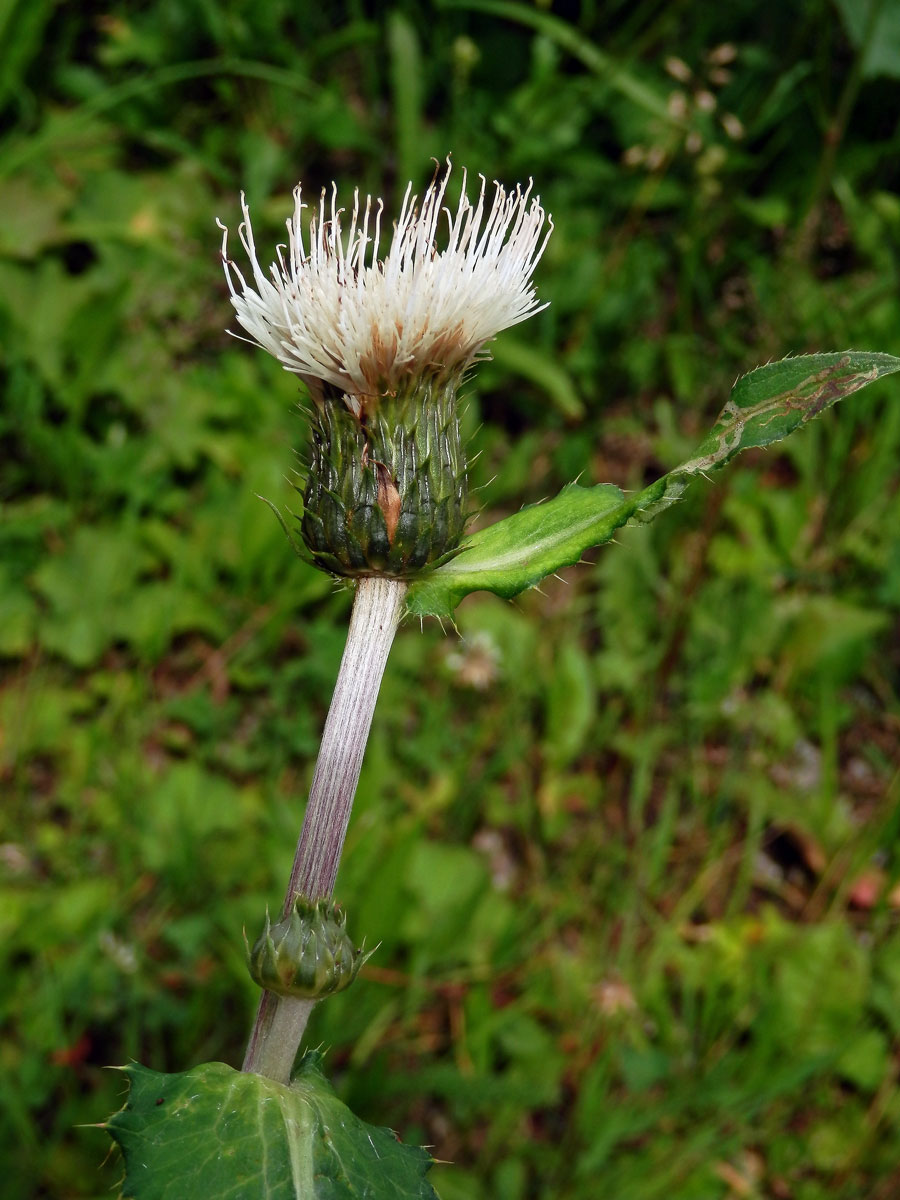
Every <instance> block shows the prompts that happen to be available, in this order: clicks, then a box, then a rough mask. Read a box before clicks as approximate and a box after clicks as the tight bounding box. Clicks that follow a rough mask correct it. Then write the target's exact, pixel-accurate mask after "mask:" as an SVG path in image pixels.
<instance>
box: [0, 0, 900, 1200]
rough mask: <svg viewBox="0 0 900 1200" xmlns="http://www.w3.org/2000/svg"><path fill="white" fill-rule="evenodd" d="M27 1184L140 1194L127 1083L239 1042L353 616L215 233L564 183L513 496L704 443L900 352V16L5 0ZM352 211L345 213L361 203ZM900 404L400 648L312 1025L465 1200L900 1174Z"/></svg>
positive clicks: (22, 1119)
mask: <svg viewBox="0 0 900 1200" xmlns="http://www.w3.org/2000/svg"><path fill="white" fill-rule="evenodd" d="M0 31H2V45H3V52H2V58H0V113H2V137H0V211H2V220H0V329H2V344H3V351H2V354H3V361H2V375H3V389H4V390H3V401H2V410H0V450H2V467H0V471H2V476H0V479H2V482H0V487H2V500H3V509H2V523H0V546H2V550H0V555H2V557H0V656H2V658H0V728H2V735H0V737H2V740H0V783H2V792H3V804H2V814H0V820H2V835H0V841H2V846H0V872H2V874H0V928H2V935H3V936H2V956H3V961H2V974H0V977H2V980H3V986H2V989H0V1037H2V1040H0V1104H2V1108H3V1111H4V1114H5V1115H4V1123H3V1145H2V1147H0V1162H2V1164H3V1168H2V1169H3V1191H4V1195H5V1196H7V1197H10V1200H18V1198H26V1197H29V1198H30V1197H35V1196H39V1197H102V1196H107V1195H109V1194H110V1189H114V1187H115V1184H116V1181H117V1179H118V1178H120V1176H121V1165H120V1163H118V1162H117V1161H116V1159H115V1157H114V1156H113V1157H110V1158H109V1159H108V1160H107V1161H105V1162H104V1157H105V1155H106V1144H105V1143H106V1139H105V1136H104V1134H103V1133H102V1132H101V1131H97V1130H93V1129H86V1128H83V1127H79V1126H83V1125H84V1123H89V1122H94V1121H101V1120H102V1119H103V1118H104V1116H105V1115H106V1114H107V1113H108V1112H110V1111H111V1110H113V1109H114V1108H117V1107H118V1106H119V1105H120V1104H121V1102H122V1096H123V1083H122V1079H121V1077H120V1076H117V1075H116V1074H115V1073H114V1072H110V1071H106V1070H104V1066H105V1065H106V1064H110V1063H121V1062H124V1061H126V1060H128V1059H129V1058H136V1059H139V1060H140V1061H142V1062H143V1063H146V1064H147V1065H150V1066H153V1067H156V1068H158V1069H162V1070H180V1069H184V1068H186V1067H187V1066H189V1065H192V1064H194V1063H197V1062H200V1061H203V1060H208V1059H223V1060H225V1061H226V1062H230V1063H233V1064H234V1063H238V1062H239V1060H240V1057H241V1054H242V1050H243V1044H244V1041H245V1038H246V1034H247V1031H248V1028H249V1024H250V1020H251V1015H252V1011H253V1007H254V1002H255V994H254V987H253V985H252V984H251V983H250V981H249V979H248V978H247V976H246V973H245V969H244V962H243V953H244V952H243V944H242V941H241V927H242V926H243V925H246V926H247V928H248V930H249V931H251V933H252V932H253V931H255V930H256V929H257V927H258V926H259V925H260V922H261V920H262V915H263V912H264V909H265V905H266V904H267V903H268V904H270V905H271V906H273V907H275V906H277V904H278V903H279V899H280V896H281V894H282V891H283V887H284V884H285V882H286V877H287V873H288V869H289V864H290V860H291V855H292V852H293V845H294V840H295V837H296V834H297V830H298V827H299V822H300V819H301V815H302V808H303V798H304V795H305V791H306V788H307V786H308V783H309V779H310V774H311V768H312V764H313V759H314V755H315V751H316V745H317V737H318V734H319V730H320V728H321V724H322V720H323V716H324V712H325V709H326V705H327V702H328V698H329V695H330V690H331V687H332V684H333V681H334V677H335V672H336V669H337V664H338V660H339V657H340V652H341V648H342V644H343V638H344V630H345V627H346V621H347V616H348V611H349V604H350V596H349V594H348V593H347V592H346V591H342V590H338V589H336V588H335V587H334V586H333V584H332V582H331V581H330V580H329V579H328V578H327V577H326V576H324V575H320V574H317V573H316V572H315V571H313V570H311V569H308V568H307V567H305V566H304V565H303V564H302V563H300V562H298V560H297V559H296V558H295V557H294V556H293V554H292V553H291V551H290V548H289V546H288V544H287V542H286V541H285V539H284V538H283V536H282V534H281V532H280V530H279V529H278V527H277V524H276V522H275V520H274V518H273V517H272V515H271V513H270V512H269V511H268V510H267V509H266V508H265V507H264V506H263V505H262V504H261V503H260V502H259V501H258V500H257V499H255V498H254V493H256V492H261V493H263V494H264V495H266V496H268V497H270V498H271V499H272V500H274V501H275V502H277V503H279V504H289V503H290V501H291V495H292V493H291V492H290V489H289V485H288V483H287V482H286V481H285V475H286V474H287V473H288V472H289V471H290V469H291V467H292V465H293V457H292V449H293V448H294V447H302V445H303V442H304V436H305V431H304V425H303V421H302V418H301V417H300V416H298V413H297V411H296V407H295V405H296V401H297V399H298V395H299V393H298V388H297V384H296V380H295V379H294V377H292V376H290V375H288V374H286V373H285V372H283V371H281V370H280V369H279V367H278V365H277V364H276V363H275V362H274V361H273V360H271V359H269V358H268V357H267V356H265V355H263V354H262V353H261V352H259V351H253V350H251V349H250V348H249V347H247V346H246V345H243V344H241V343H237V342H234V341H232V340H231V339H229V338H228V337H227V336H226V335H225V334H224V332H223V330H224V328H225V327H226V326H227V325H228V324H229V323H231V324H232V325H233V322H232V321H231V318H230V308H229V304H228V297H227V292H226V289H225V285H224V281H223V278H222V274H221V269H220V264H219V259H218V254H219V234H218V232H217V230H216V228H215V224H214V218H215V217H216V216H217V215H218V216H220V217H221V218H222V219H223V220H225V221H226V222H228V223H229V224H231V225H232V226H234V225H236V223H237V220H238V193H239V191H240V189H241V188H245V189H246V190H247V192H248V195H249V198H250V200H251V202H252V204H253V206H254V214H255V218H256V224H257V232H258V244H259V245H260V246H263V247H268V246H270V245H271V246H274V242H275V240H276V237H277V236H278V230H279V228H280V227H281V222H282V221H283V219H284V217H285V215H286V214H287V212H288V211H289V195H290V189H291V187H292V186H293V185H294V184H295V182H296V181H297V179H298V178H302V180H303V182H304V185H305V186H306V187H307V188H308V189H310V190H312V191H313V193H314V192H315V190H316V189H318V188H319V187H320V186H322V185H329V184H330V182H331V180H332V179H334V180H336V181H337V182H338V183H339V185H340V186H341V187H342V188H345V189H349V188H352V187H353V186H354V185H356V184H359V185H360V186H361V187H363V188H364V189H370V190H372V191H374V192H376V193H380V194H382V195H384V197H385V199H386V202H387V207H388V211H391V210H392V209H394V208H395V206H396V203H397V200H398V197H399V195H400V194H401V193H402V189H403V187H404V185H405V182H406V180H407V179H409V178H412V179H414V180H415V181H416V183H417V185H419V186H421V185H422V184H423V183H424V182H426V181H427V179H428V178H429V176H430V175H431V173H432V170H433V166H432V163H431V161H430V160H431V158H432V157H436V158H439V159H443V158H444V157H445V156H446V155H447V153H448V152H451V151H452V153H453V155H454V159H455V162H456V163H457V164H458V165H460V166H462V165H467V166H468V167H469V168H470V170H471V171H473V172H477V171H483V172H484V173H485V174H486V175H488V177H489V178H491V177H496V178H499V179H501V180H503V181H505V182H507V183H514V182H515V181H517V180H525V179H526V178H528V177H529V176H533V177H534V179H535V181H536V184H537V187H538V190H539V191H540V193H541V196H542V198H543V201H544V203H545V204H546V206H547V207H548V208H549V209H550V210H551V211H552V212H553V215H554V220H555V223H556V232H555V234H554V236H553V239H552V240H551V243H550V247H549V250H548V252H547V255H546V257H545V258H544V260H543V262H542V264H541V266H540V268H539V271H538V285H539V289H540V294H541V296H542V297H543V298H545V299H547V300H550V301H551V305H550V308H549V309H547V311H545V312H544V313H542V314H541V315H540V316H539V317H538V318H537V319H534V320H532V321H531V322H530V323H529V324H528V325H527V326H522V327H520V328H519V329H516V330H513V331H511V332H509V333H508V334H504V335H503V336H502V337H501V338H500V339H498V341H497V343H496V347H495V357H494V361H493V362H492V363H490V364H487V365H486V366H485V367H484V368H482V369H481V370H480V371H479V373H478V375H477V378H476V379H475V380H474V382H473V384H472V386H471V388H470V392H471V398H470V403H469V407H468V414H467V418H466V419H467V421H468V422H469V424H470V426H471V430H472V434H473V450H476V449H477V450H479V451H480V452H481V453H480V457H479V458H478V459H477V461H476V463H475V466H474V468H473V471H474V478H475V482H476V483H477V484H478V485H483V486H484V490H483V491H482V492H481V493H480V496H481V499H482V502H483V504H484V505H485V510H486V516H487V517H496V516H499V515H502V514H504V513H507V512H510V511H513V510H515V509H516V508H517V507H518V506H519V505H521V504H522V503H523V502H527V501H534V500H537V499H540V498H542V497H544V496H548V495H550V494H552V493H554V492H555V491H556V490H557V489H558V488H559V487H560V486H561V485H562V484H564V483H565V482H567V481H568V480H570V479H572V478H574V477H576V476H579V475H580V477H581V480H582V482H598V481H604V480H611V481H613V482H616V483H618V484H620V485H622V486H625V487H636V486H639V485H640V484H641V483H642V482H644V481H647V480H650V479H652V478H655V477H656V475H657V474H659V473H660V472H661V471H662V470H664V469H665V468H667V467H669V466H672V465H674V464H675V463H676V462H678V461H680V458H681V457H682V456H683V455H684V454H686V453H687V452H689V451H690V450H691V448H692V445H693V443H694V442H695V441H696V440H697V438H698V436H699V435H700V434H701V433H702V432H703V431H704V429H705V427H706V426H707V425H708V424H709V423H710V421H711V420H712V418H713V417H714V415H715V413H716V411H717V410H718V408H719V407H720V405H721V403H722V402H723V400H724V398H725V397H726V395H727V392H728V389H729V387H730V385H731V383H732V381H733V379H734V378H735V376H736V375H738V374H739V373H740V372H742V371H744V370H746V369H748V368H750V367H752V366H754V365H756V364H757V363H760V362H763V361H765V360H767V359H770V358H775V357H780V356H782V355H784V354H786V353H788V352H801V351H808V350H820V349H821V350H833V349H842V348H845V347H847V346H850V345H852V346H854V347H856V348H859V349H873V350H885V351H889V352H894V353H897V352H900V300H898V290H897V283H898V248H900V129H898V112H900V4H898V2H897V0H883V2H882V3H880V4H879V3H873V2H871V0H869V2H867V0H840V2H838V3H832V2H829V0H797V2H795V3H776V2H775V0H763V2H762V3H760V0H729V2H728V3H718V4H712V3H710V4H705V3H704V4H699V3H688V2H686V0H607V2H605V3H603V2H600V0H597V2H595V3H590V2H588V0H585V2H584V3H580V4H579V3H575V2H571V3H559V4H552V3H550V2H549V0H548V2H547V3H543V4H537V5H533V4H530V3H525V2H522V3H517V2H513V3H506V2H503V0H481V2H479V0H468V2H467V0H461V2H454V3H444V4H438V5H435V6H430V5H420V4H414V3H411V2H410V3H400V4H396V5H390V4H384V3H381V4H377V3H376V4H363V3H361V2H358V3H347V4H346V5H337V4H334V3H329V2H328V0H324V2H321V3H312V2H311V0H228V2H226V0H160V2H158V3H153V4H134V3H133V4H127V3H117V2H115V0H112V2H110V3H108V4H104V3H96V2H94V3H91V2H85V3H78V4H63V3H58V2H55V0H18V2H17V0H10V3H8V4H7V5H5V6H4V8H3V11H2V13H0ZM345 194H346V193H345ZM898 464H900V389H898V385H897V384H896V382H895V381H893V380H888V381H886V382H883V383H881V384H879V385H878V386H876V387H873V388H872V389H870V390H869V391H867V392H866V393H865V394H864V395H862V396H857V397H853V398H852V399H851V400H850V401H848V402H847V403H846V404H844V405H842V406H840V407H839V408H838V409H837V410H836V411H834V412H832V413H830V414H829V415H828V416H826V417H825V418H824V419H822V420H821V421H819V422H818V423H817V424H816V425H814V426H811V427H810V428H808V429H805V430H803V431H802V432H801V433H800V434H798V435H797V436H796V437H795V438H793V439H792V440H791V441H789V442H788V443H787V444H786V445H785V446H784V448H783V449H782V448H780V447H779V449H778V451H777V453H776V452H774V451H770V452H768V453H763V452H758V453H756V454H750V455H745V456H744V457H743V459H741V460H740V462H739V463H737V464H735V466H733V467H732V468H731V469H730V470H729V471H728V472H727V473H725V474H724V475H723V476H720V477H719V478H718V480H717V482H716V484H715V485H714V486H713V485H707V484H705V483H704V482H702V481H701V482H700V483H699V484H698V485H695V487H694V488H693V490H692V491H691V492H690V493H689V496H688V498H687V500H686V501H685V502H684V503H682V504H681V505H679V506H678V507H677V508H676V509H674V510H672V511H670V512H668V513H666V514H665V516H664V517H663V518H662V519H660V520H659V521H658V522H657V523H656V524H655V525H653V526H652V527H651V528H644V529H631V530H625V531H623V532H622V534H621V535H620V537H619V542H620V544H619V545H616V546H611V547H607V548H606V549H604V550H603V551H601V552H598V553H597V554H595V555H594V556H593V557H594V560H595V561H594V563H593V564H591V565H582V566H581V567H579V568H577V569H573V570H571V571H567V572H565V580H564V582H560V581H557V580H553V579H551V580H550V581H548V582H547V584H546V585H545V586H544V588H543V591H542V592H541V593H538V592H532V593H530V594H528V595H526V596H524V597H522V598H521V599H520V601H519V602H517V603H515V604H506V603H503V602H501V601H499V600H497V599H495V598H493V597H491V596H473V597H471V598H470V599H469V600H468V601H466V602H465V604H464V605H463V606H462V608H461V610H460V613H459V629H460V632H461V634H462V637H461V639H460V638H459V637H457V636H455V635H454V634H453V633H452V632H451V631H448V633H447V636H445V635H444V634H443V633H442V631H441V630H440V628H439V627H438V626H437V624H435V623H430V622H426V624H425V627H424V630H423V631H420V630H419V627H418V625H415V626H411V627H406V628H404V629H402V630H401V633H400V635H399V638H398V641H397V643H396V646H395V650H394V652H393V655H392V658H391V662H390V665H389V668H388V673H387V677H386V680H385V684H384V688H383V693H382V701H381V705H380V709H379V713H378V715H377V716H376V720H375V726H374V731H373V738H372V742H371V745H370V749H369V753H368V756H367V760H366V765H365V768H364V772H363V777H362V783H361V787H360V793H359V797H358V801H357V807H356V811H355V813H354V819H353V823H352V826H351V830H350V835H349V839H348V844H347V849H346V856H345V861H344V865H343V867H342V871H341V876H340V879H339V886H338V896H339V898H340V899H341V900H342V901H343V902H344V903H345V904H346V906H347V908H348V910H349V912H350V921H351V927H352V929H353V930H354V932H355V933H356V935H357V936H358V937H360V938H361V937H362V936H363V934H365V936H366V937H367V939H368V943H369V945H372V944H374V943H376V942H380V943H381V948H380V950H379V951H378V953H377V954H376V955H375V957H374V959H373V960H372V962H371V964H370V965H369V966H368V967H367V968H366V970H365V971H364V973H363V978H362V980H361V981H360V982H359V983H358V984H357V985H356V986H355V987H354V988H353V990H352V991H351V992H349V993H347V994H346V995H343V996H340V997H338V998H335V999H334V1000H332V1001H330V1002H328V1003H327V1004H324V1005H322V1006H321V1007H320V1009H319V1010H318V1013H317V1015H316V1017H315V1019H314V1024H313V1026H312V1029H311V1040H312V1042H313V1043H314V1044H315V1043H322V1044H324V1045H325V1046H326V1047H328V1055H327V1060H326V1065H327V1067H328V1069H329V1071H330V1074H331V1076H332V1078H333V1080H334V1083H335V1085H336V1087H337V1088H338V1090H339V1092H340V1094H341V1095H342V1096H343V1097H344V1098H345V1099H346V1100H347V1101H348V1102H349V1103H350V1104H351V1105H352V1106H353V1107H354V1108H355V1109H356V1110H357V1111H358V1112H359V1113H360V1115H361V1116H363V1117H365V1118H366V1119H368V1120H370V1121H373V1122H376V1123H379V1124H389V1125H391V1126H393V1127H394V1128H396V1129H397V1130H399V1131H400V1132H401V1133H402V1135H403V1137H404V1139H406V1140H410V1141H417V1140H418V1141H421V1142H424V1143H427V1144H429V1145H431V1146H433V1147H434V1152H435V1154H436V1155H437V1157H438V1158H440V1159H444V1160H451V1161H452V1163H453V1164H454V1165H453V1166H441V1167H439V1168H437V1169H436V1170H435V1172H434V1181H435V1184H436V1185H437V1186H438V1188H439V1190H440V1192H441V1195H442V1197H444V1200H482V1198H483V1200H531V1198H538V1197H540V1198H546V1200H563V1198H567V1200H568V1198H571V1200H576V1198H577V1200H595V1198H596V1197H599V1196H604V1197H609V1198H611V1200H726V1198H728V1200H742V1198H745V1197H750V1198H751V1200H752V1198H763V1197H765V1198H767V1200H768V1198H771V1200H814V1198H819V1197H823V1198H828V1200H861V1198H863V1197H865V1198H867V1200H893V1198H896V1197H897V1196H898V1195H900V1162H898V1160H900V1152H898V1144H900V1143H898V1135H900V1090H898V1086H897V1077H898V1062H900V1054H898V1052H900V929H898V920H897V913H898V910H900V886H898V880H900V859H898V852H897V832H898V823H900V810H898V803H897V802H898V767H900V749H898V747H900V736H898V735H900V697H898V688H900V651H898V631H900V538H898V530H900V495H898V487H897V474H898Z"/></svg>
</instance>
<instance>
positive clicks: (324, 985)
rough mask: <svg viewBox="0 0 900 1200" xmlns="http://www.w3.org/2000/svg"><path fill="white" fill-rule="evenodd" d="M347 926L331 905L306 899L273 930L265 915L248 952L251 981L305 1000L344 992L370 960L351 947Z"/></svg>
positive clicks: (361, 952) (361, 951)
mask: <svg viewBox="0 0 900 1200" xmlns="http://www.w3.org/2000/svg"><path fill="white" fill-rule="evenodd" d="M346 924H347V916H346V913H343V912H341V911H340V910H339V909H338V908H337V906H336V905H335V904H333V903H332V902H331V901H330V900H317V901H316V902H315V903H313V902H312V901H310V900H308V899H307V898H306V897H305V896H298V897H297V899H296V901H295V902H294V907H293V909H292V910H291V913H290V915H289V916H287V917H285V918H284V919H283V920H281V921H278V922H277V923H276V924H275V925H273V924H272V923H271V921H270V920H269V914H268V912H267V913H266V925H265V929H264V930H263V932H262V933H261V934H260V936H259V937H258V938H257V940H256V942H255V943H254V945H253V949H252V950H250V952H249V967H250V975H251V977H252V978H253V980H254V982H256V983H258V984H259V986H260V987H261V988H265V989H266V990H267V991H270V992H275V993H277V994H278V995H279V996H297V997H299V998H301V999H305V1000H318V999H321V997H323V996H330V995H331V994H332V993H333V992H340V991H343V989H344V988H346V987H349V986H350V984H351V983H352V982H353V980H354V979H355V978H356V976H357V974H358V972H359V969H360V967H361V966H362V965H363V963H364V962H365V961H366V959H367V958H368V957H369V954H365V953H364V952H363V950H362V949H361V948H360V949H356V947H355V946H354V945H353V943H352V941H351V940H350V937H349V935H348V933H347V930H346ZM369 953H370V954H371V953H372V951H370V952H369Z"/></svg>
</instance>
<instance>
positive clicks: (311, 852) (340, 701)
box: [242, 575, 407, 1083]
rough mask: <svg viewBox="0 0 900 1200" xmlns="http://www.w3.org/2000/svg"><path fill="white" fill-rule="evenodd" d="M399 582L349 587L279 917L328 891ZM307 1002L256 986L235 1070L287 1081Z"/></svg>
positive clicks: (399, 604)
mask: <svg viewBox="0 0 900 1200" xmlns="http://www.w3.org/2000/svg"><path fill="white" fill-rule="evenodd" d="M406 586H407V585H406V584H405V583H403V582H402V581H401V580H399V579H389V578H387V577H385V576H378V575H375V576H367V577H364V578H362V579H360V580H359V582H358V584H357V586H356V598H355V599H354V602H353V613H352V616H351V618H350V629H349V632H348V634H347V644H346V646H345V647H344V656H343V658H342V659H341V666H340V670H339V672H338V677H337V683H336V684H335V688H334V695H333V696H332V698H331V707H330V708H329V710H328V717H327V719H326V721H325V730H324V732H323V734H322V744H321V746H320V748H319V757H318V759H317V760H316V769H315V772H314V773H313V781H312V787H311V789H310V793H309V802H308V804H307V806H306V815H305V817H304V819H303V828H302V829H301V831H300V840H299V842H298V844H297V853H296V855H295V857H294V866H293V870H292V871H291V880H290V883H289V884H288V889H287V894H286V896H285V900H284V914H285V916H286V915H287V914H288V913H290V911H291V908H292V906H293V904H294V901H295V900H296V898H297V896H299V895H304V896H307V897H309V899H310V900H317V899H319V898H321V897H330V896H331V894H332V892H333V891H334V881H335V877H336V876H337V870H338V864H339V862H340V857H341V850H342V848H343V845H344V837H345V835H346V833H347V825H348V823H349V821H350V811H351V809H352V807H353V797H354V795H355V794H356V785H357V783H358V782H359V772H360V768H361V767H362V760H363V753H364V751H365V748H366V741H367V739H368V736H369V729H370V727H371V725H372V714H373V713H374V711H375V702H376V700H377V699H378V690H379V688H380V686H381V678H382V676H383V674H384V668H385V664H386V663H387V658H388V653H389V652H390V648H391V644H392V642H393V640H394V634H395V633H396V630H397V625H398V623H399V621H400V615H401V612H402V609H403V600H404V597H405V595H406ZM314 1003H315V1001H312V1000H300V999H295V998H293V997H289V996H288V997H285V996H276V995H275V994H274V993H273V992H268V991H264V992H263V994H262V999H261V1000H260V1004H259V1009H258V1011H257V1014H256V1024H255V1025H254V1027H253V1032H252V1034H251V1035H250V1042H249V1045H248V1046H247V1053H246V1056H245V1058H244V1065H243V1068H242V1069H243V1070H244V1071H252V1072H255V1073H256V1074H259V1075H266V1076H268V1078H269V1079H274V1080H276V1081H277V1082H279V1083H288V1082H289V1081H290V1074H291V1069H292V1067H293V1065H294V1059H295V1057H296V1055H297V1050H298V1048H299V1045H300V1039H301V1038H302V1036H303V1032H304V1030H305V1028H306V1023H307V1021H308V1020H309V1014H310V1013H311V1012H312V1009H313V1006H314Z"/></svg>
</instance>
